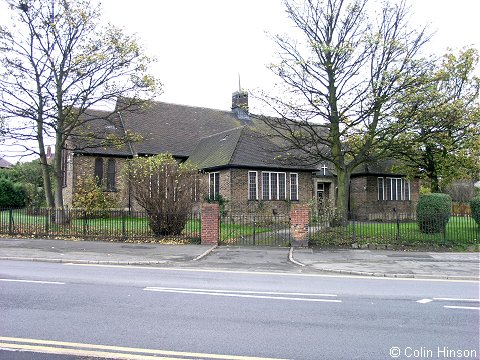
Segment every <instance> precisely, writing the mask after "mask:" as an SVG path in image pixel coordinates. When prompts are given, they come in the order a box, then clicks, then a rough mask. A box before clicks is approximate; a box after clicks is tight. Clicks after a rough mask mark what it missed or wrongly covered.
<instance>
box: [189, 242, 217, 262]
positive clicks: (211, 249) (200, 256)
mask: <svg viewBox="0 0 480 360" xmlns="http://www.w3.org/2000/svg"><path fill="white" fill-rule="evenodd" d="M217 247H218V245H213V246H212V247H211V248H210V249H208V250H206V251H204V252H203V253H202V254H200V255H198V256H197V257H196V258H194V259H193V261H198V260H201V259H203V258H204V257H205V256H207V255H208V254H210V253H211V252H212V251H213V250H215V249H216V248H217Z"/></svg>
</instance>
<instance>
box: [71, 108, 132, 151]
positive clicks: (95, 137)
mask: <svg viewBox="0 0 480 360" xmlns="http://www.w3.org/2000/svg"><path fill="white" fill-rule="evenodd" d="M82 119H83V120H84V124H83V126H81V127H78V128H77V129H76V132H75V133H74V134H73V136H72V137H71V140H72V142H73V147H74V150H75V152H77V153H84V154H97V155H114V156H131V155H132V150H131V149H130V146H129V144H126V143H120V144H119V145H118V146H106V145H105V139H106V138H108V137H111V138H112V139H113V138H121V137H123V136H124V134H125V129H124V127H123V124H122V121H121V119H120V117H119V115H118V114H112V112H109V111H103V110H88V111H87V112H86V113H85V114H84V115H83V117H82Z"/></svg>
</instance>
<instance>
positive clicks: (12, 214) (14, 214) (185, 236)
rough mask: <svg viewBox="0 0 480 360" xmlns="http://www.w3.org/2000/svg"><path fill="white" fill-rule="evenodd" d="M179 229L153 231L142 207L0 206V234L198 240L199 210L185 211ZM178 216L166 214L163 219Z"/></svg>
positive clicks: (114, 239)
mask: <svg viewBox="0 0 480 360" xmlns="http://www.w3.org/2000/svg"><path fill="white" fill-rule="evenodd" d="M184 217H185V218H186V221H185V224H184V226H183V229H180V230H179V231H177V233H176V234H175V235H171V234H167V233H163V234H162V233H161V232H159V233H158V234H154V232H153V231H152V229H151V226H150V225H149V217H148V213H147V212H145V211H125V210H95V211H88V212H87V211H85V210H82V209H64V210H55V209H44V208H41V209H31V208H24V209H0V234H2V235H9V236H29V237H45V238H78V239H83V240H109V241H135V240H155V239H163V240H165V239H171V240H175V241H184V242H199V241H200V232H201V224H200V223H201V218H200V214H199V213H191V214H186V215H185V216H184ZM174 220H178V218H177V217H175V218H174V217H173V215H169V214H166V215H165V218H164V219H163V221H164V222H166V223H168V222H173V221H174Z"/></svg>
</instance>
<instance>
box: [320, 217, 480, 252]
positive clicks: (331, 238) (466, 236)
mask: <svg viewBox="0 0 480 360" xmlns="http://www.w3.org/2000/svg"><path fill="white" fill-rule="evenodd" d="M313 242H314V243H316V244H319V245H320V244H326V245H327V244H329V245H334V244H335V243H337V244H342V245H346V244H349V243H353V242H357V243H360V244H366V243H370V244H393V245H422V244H423V245H434V246H436V245H446V246H468V245H474V244H479V243H480V230H479V226H478V225H477V224H476V223H475V221H474V220H473V219H472V218H469V217H460V216H452V217H451V218H450V220H449V222H448V224H447V226H446V231H445V233H443V232H441V233H436V234H424V233H422V232H420V230H419V228H418V225H417V223H416V222H415V221H411V222H400V223H399V224H398V225H397V224H396V223H395V222H393V223H392V222H388V223H383V222H373V221H372V222H350V224H349V225H347V226H344V227H331V228H326V229H322V230H319V231H318V232H316V233H315V234H314V235H313Z"/></svg>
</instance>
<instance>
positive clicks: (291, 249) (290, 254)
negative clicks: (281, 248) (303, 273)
mask: <svg viewBox="0 0 480 360" xmlns="http://www.w3.org/2000/svg"><path fill="white" fill-rule="evenodd" d="M288 260H290V262H292V263H294V264H295V265H298V266H305V264H302V263H301V262H298V261H296V260H295V259H294V258H293V246H291V247H290V251H289V252H288Z"/></svg>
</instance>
